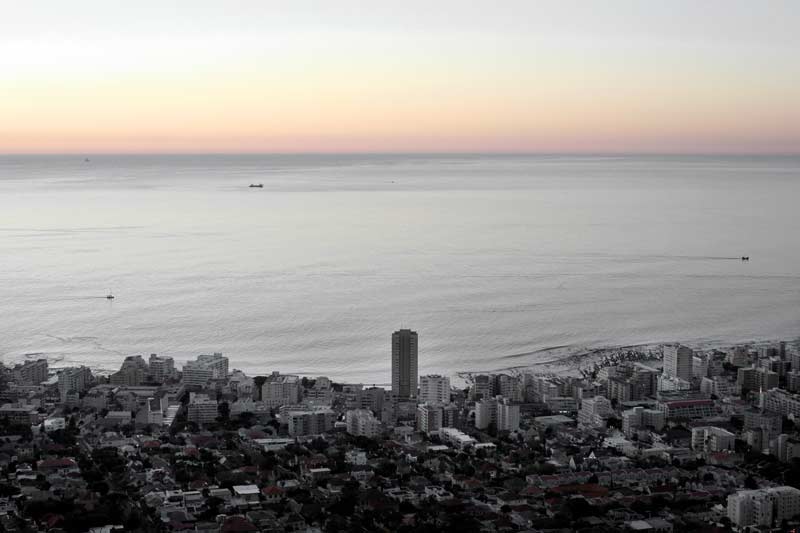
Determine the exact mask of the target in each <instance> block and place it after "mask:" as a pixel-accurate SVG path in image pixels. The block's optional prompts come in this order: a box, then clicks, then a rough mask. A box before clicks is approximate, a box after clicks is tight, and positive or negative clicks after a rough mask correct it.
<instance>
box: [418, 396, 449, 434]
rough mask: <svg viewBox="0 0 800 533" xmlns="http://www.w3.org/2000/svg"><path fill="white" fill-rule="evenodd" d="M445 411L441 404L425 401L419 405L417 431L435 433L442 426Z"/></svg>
mask: <svg viewBox="0 0 800 533" xmlns="http://www.w3.org/2000/svg"><path fill="white" fill-rule="evenodd" d="M443 418H444V413H443V409H442V405H441V404H438V403H437V404H428V403H423V404H420V405H418V406H417V431H421V432H423V433H433V432H436V431H439V429H441V428H442V421H443Z"/></svg>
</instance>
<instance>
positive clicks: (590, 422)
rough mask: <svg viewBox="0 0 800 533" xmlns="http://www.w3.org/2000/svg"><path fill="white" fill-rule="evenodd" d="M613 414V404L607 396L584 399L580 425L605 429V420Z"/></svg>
mask: <svg viewBox="0 0 800 533" xmlns="http://www.w3.org/2000/svg"><path fill="white" fill-rule="evenodd" d="M611 413H612V409H611V402H610V401H609V400H608V398H606V397H605V396H595V397H594V398H584V399H583V401H582V402H581V409H580V411H578V423H579V424H582V425H584V426H596V427H605V425H606V422H605V420H606V419H607V418H608V417H609V416H610V415H611Z"/></svg>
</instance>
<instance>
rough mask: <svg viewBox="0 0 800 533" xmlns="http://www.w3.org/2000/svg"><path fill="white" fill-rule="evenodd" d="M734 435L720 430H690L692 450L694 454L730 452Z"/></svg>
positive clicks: (707, 428)
mask: <svg viewBox="0 0 800 533" xmlns="http://www.w3.org/2000/svg"><path fill="white" fill-rule="evenodd" d="M735 440H736V435H734V434H733V433H731V432H730V431H727V430H725V429H722V428H718V427H714V426H703V427H696V428H692V449H693V450H694V451H696V452H709V453H711V452H723V451H732V450H733V447H734V441H735Z"/></svg>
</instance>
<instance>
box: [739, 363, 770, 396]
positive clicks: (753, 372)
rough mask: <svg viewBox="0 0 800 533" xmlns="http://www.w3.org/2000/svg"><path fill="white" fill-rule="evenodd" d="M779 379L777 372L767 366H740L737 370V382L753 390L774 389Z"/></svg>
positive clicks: (743, 387) (744, 387)
mask: <svg viewBox="0 0 800 533" xmlns="http://www.w3.org/2000/svg"><path fill="white" fill-rule="evenodd" d="M779 379H780V376H779V375H778V373H777V372H772V371H771V370H769V369H767V368H752V367H751V368H740V369H739V370H738V371H737V372H736V384H737V385H738V386H739V387H741V388H742V389H747V390H751V391H759V390H769V389H774V388H775V387H777V386H778V381H779Z"/></svg>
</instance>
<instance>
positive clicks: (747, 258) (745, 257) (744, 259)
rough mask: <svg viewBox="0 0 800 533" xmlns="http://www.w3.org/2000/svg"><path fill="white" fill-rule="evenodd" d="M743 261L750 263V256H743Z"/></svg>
mask: <svg viewBox="0 0 800 533" xmlns="http://www.w3.org/2000/svg"><path fill="white" fill-rule="evenodd" d="M742 261H750V256H749V255H743V256H742Z"/></svg>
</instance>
